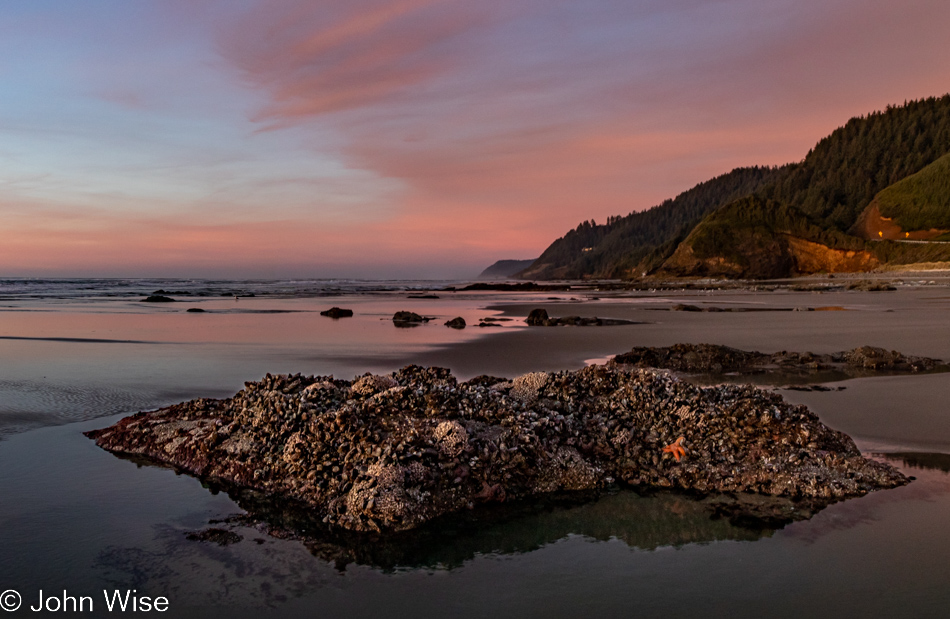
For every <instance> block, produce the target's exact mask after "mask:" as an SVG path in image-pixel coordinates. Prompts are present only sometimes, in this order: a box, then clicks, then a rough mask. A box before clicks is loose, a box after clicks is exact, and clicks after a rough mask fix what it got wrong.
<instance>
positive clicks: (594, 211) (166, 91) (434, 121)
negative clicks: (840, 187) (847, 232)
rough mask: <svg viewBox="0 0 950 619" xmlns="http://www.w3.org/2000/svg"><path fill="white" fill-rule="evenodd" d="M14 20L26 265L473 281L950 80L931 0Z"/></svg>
mask: <svg viewBox="0 0 950 619" xmlns="http://www.w3.org/2000/svg"><path fill="white" fill-rule="evenodd" d="M0 16H2V17H3V19H2V20H0V46H2V51H4V52H5V53H3V54H0V58H5V59H6V60H0V74H2V77H3V79H4V83H5V85H6V87H5V90H6V91H7V92H8V93H9V95H8V96H7V98H6V100H5V101H4V103H3V104H2V105H0V131H2V132H3V135H4V140H2V141H0V157H2V161H3V166H2V167H0V216H2V218H3V222H4V225H3V227H2V229H0V241H2V242H0V276H7V277H14V276H33V275H58V276H69V275H82V276H87V275H101V276H135V275H149V276H196V277H202V276H211V277H221V276H225V277H260V276H273V277H284V276H294V277H301V276H304V277H331V276H360V277H408V276H417V277H466V276H472V275H475V274H477V273H478V271H480V270H481V269H482V268H483V267H484V266H487V265H488V264H490V263H491V262H493V261H494V260H496V259H500V258H531V257H535V256H537V255H538V254H540V252H541V251H542V250H543V249H544V248H545V247H546V246H547V245H548V244H549V243H550V242H551V241H553V240H554V239H555V238H557V237H559V236H561V235H563V234H564V233H565V232H566V231H567V230H569V229H571V228H573V227H574V226H576V225H577V223H579V222H580V221H582V220H587V219H591V218H593V219H595V220H597V221H603V220H604V219H606V217H608V216H610V215H616V214H626V213H629V212H630V211H633V210H641V209H644V208H649V207H650V206H653V205H655V204H657V203H659V202H661V201H662V200H664V199H665V198H669V197H672V196H674V195H676V194H677V193H679V192H681V191H684V190H686V189H688V188H689V187H691V186H692V185H694V184H696V183H698V182H701V181H703V180H706V179H708V178H710V177H712V176H715V175H718V174H721V173H723V172H727V171H729V170H730V169H732V168H734V167H737V166H744V165H756V164H759V165H776V164H782V163H787V162H789V161H796V160H799V159H801V158H802V157H804V155H805V154H806V153H807V152H808V149H809V148H810V147H811V146H813V145H814V143H815V142H817V140H819V139H820V138H821V137H823V136H824V135H826V134H828V133H830V132H831V131H832V130H833V129H835V128H836V127H837V126H839V125H841V124H843V123H844V122H846V121H847V119H848V118H850V117H852V116H855V115H860V114H864V113H867V112H870V111H873V110H877V109H881V108H883V107H884V106H885V105H887V104H893V103H901V102H903V101H905V100H907V99H914V98H920V97H926V96H932V95H942V94H944V93H945V92H947V91H948V90H950V64H948V63H947V62H946V59H947V58H948V56H950V54H948V52H950V40H948V38H947V37H946V33H945V26H946V24H948V23H950V4H948V3H946V2H939V1H923V0H908V1H905V2H902V3H894V2H884V1H880V0H861V1H858V0H822V1H820V2H819V1H817V0H798V1H791V0H788V1H785V0H782V1H775V0H766V1H763V0H759V1H752V0H722V1H709V0H706V1H696V0H666V1H662V2H661V1H641V2H634V1H631V0H625V1H616V2H615V1H611V0H602V1H598V2H582V1H577V0H574V1H572V2H566V1H564V2H561V1H556V0H545V1H540V0H520V1H519V0H507V1H504V2H502V1H500V0H483V1H481V2H477V3H475V2H465V1H462V0H457V1H440V0H400V1H392V0H359V1H348V2H326V1H317V2H315V1H312V0H308V1H305V0H281V1H266V0H245V1H242V2H232V1H225V0H201V1H195V2H192V1H187V2H186V1H185V0H174V1H173V2H158V1H157V0H156V1H155V2H147V1H143V2H137V3H127V2H120V1H118V0H96V1H92V2H90V3H89V4H88V5H86V4H84V6H83V7H81V8H80V7H76V6H74V4H73V3H68V2H66V1H65V0H64V1H63V2H61V3H56V2H50V3H43V8H37V7H36V3H32V2H28V1H27V0H22V1H16V2H10V3H4V6H3V7H0ZM14 58H15V59H16V60H15V61H14V60H12V59H14Z"/></svg>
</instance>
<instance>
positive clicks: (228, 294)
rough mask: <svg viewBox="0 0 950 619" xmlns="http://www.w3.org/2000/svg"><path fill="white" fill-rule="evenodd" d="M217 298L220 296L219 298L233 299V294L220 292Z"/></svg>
mask: <svg viewBox="0 0 950 619" xmlns="http://www.w3.org/2000/svg"><path fill="white" fill-rule="evenodd" d="M218 296H220V297H233V296H234V293H233V292H222V293H221V294H220V295H218Z"/></svg>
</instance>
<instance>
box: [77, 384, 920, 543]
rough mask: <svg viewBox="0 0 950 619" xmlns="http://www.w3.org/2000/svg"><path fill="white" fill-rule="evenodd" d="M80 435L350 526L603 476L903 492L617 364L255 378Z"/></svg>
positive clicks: (705, 392) (881, 477)
mask: <svg viewBox="0 0 950 619" xmlns="http://www.w3.org/2000/svg"><path fill="white" fill-rule="evenodd" d="M87 435H88V436H90V437H91V438H93V439H95V441H96V443H97V444H98V445H99V446H100V447H103V448H105V449H107V450H109V451H112V452H115V453H117V454H132V455H138V456H146V457H148V458H151V459H153V460H155V461H158V462H160V463H164V464H167V465H170V466H173V467H175V468H177V469H180V470H183V471H186V472H188V473H191V474H193V475H196V476H198V477H200V478H203V479H206V480H209V481H212V482H215V483H219V484H222V485H224V486H225V487H228V488H232V489H235V491H254V492H258V493H263V495H265V496H269V497H272V498H273V499H274V500H278V501H284V502H287V503H288V504H293V505H297V506H300V507H302V508H304V509H306V510H307V511H308V513H311V514H313V515H314V516H315V517H316V518H317V519H319V520H322V521H323V522H324V523H326V524H327V525H328V526H330V527H331V528H342V529H345V530H352V531H399V530H406V529H412V528H414V527H418V526H419V525H421V524H423V523H425V522H427V521H429V520H431V519H433V518H436V517H438V516H441V515H444V514H448V513H451V512H456V511H459V510H464V509H468V508H472V507H473V506H475V505H476V504H479V503H484V502H492V501H512V500H519V499H526V498H531V497H537V496H540V495H545V494H547V493H552V492H563V491H598V490H600V489H603V488H607V487H611V486H613V485H615V484H616V483H621V484H625V485H629V486H633V487H638V488H669V489H680V490H690V491H697V492H700V493H714V492H727V493H735V492H745V493H757V494H760V495H766V496H775V497H783V500H786V501H788V500H792V501H794V502H795V503H796V504H798V505H802V506H805V507H807V508H808V509H818V508H821V507H823V506H825V505H827V504H829V503H832V502H835V501H838V500H841V499H844V498H847V497H852V496H860V495H863V494H866V493H867V492H870V491H872V490H876V489H879V488H892V487H895V486H900V485H903V484H905V483H907V479H906V478H905V477H904V476H903V475H901V474H900V473H899V472H897V471H896V470H895V469H894V468H892V467H890V466H888V465H886V464H882V463H878V462H875V461H872V460H868V459H866V458H864V457H862V456H861V454H860V452H859V451H858V449H857V448H856V447H855V445H854V443H853V441H852V440H851V439H850V438H849V437H848V436H846V435H845V434H842V433H840V432H837V431H834V430H832V429H830V428H828V427H826V426H825V425H823V424H822V423H821V422H820V421H819V420H818V418H817V417H816V416H815V415H814V414H813V413H812V412H810V411H809V410H808V409H807V408H806V407H804V406H793V405H791V404H789V403H787V402H785V401H784V400H783V399H782V398H781V397H780V396H779V395H776V394H774V393H770V392H766V391H762V390H759V389H755V388H753V387H749V386H736V385H726V386H717V387H709V388H701V387H697V386H695V385H691V384H689V383H687V382H685V381H681V380H678V379H677V378H675V377H674V376H672V375H671V374H669V373H668V372H661V371H654V370H644V369H634V368H628V367H622V366H591V367H588V368H585V369H583V370H579V371H565V372H554V373H546V372H535V373H531V374H526V375H523V376H520V377H517V378H515V379H514V380H511V381H508V380H505V379H500V378H495V377H488V376H481V377H478V378H476V379H473V380H471V381H469V382H466V383H459V382H457V381H456V379H455V378H454V377H453V376H452V375H451V374H450V372H449V371H448V370H446V369H443V368H423V367H418V366H409V367H406V368H403V369H402V370H399V371H397V372H394V373H393V374H391V375H388V376H374V375H370V374H367V375H365V376H363V377H360V378H358V379H357V380H355V381H352V382H351V381H344V380H336V379H334V378H333V377H332V376H301V375H293V376H271V375H267V376H266V377H265V378H264V379H263V380H262V381H260V382H249V383H245V388H244V389H243V390H242V391H240V392H238V393H237V394H236V395H235V396H234V397H232V398H229V399H226V400H209V399H198V400H193V401H191V402H186V403H183V404H178V405H175V406H171V407H168V408H164V409H161V410H158V411H153V412H146V413H139V414H137V415H133V416H131V417H127V418H125V419H123V420H121V421H119V422H118V423H117V424H115V425H114V426H111V427H109V428H105V429H102V430H95V431H92V432H88V433H87ZM674 445H675V446H677V447H674ZM679 448H682V449H679ZM804 512H807V510H803V512H802V513H804ZM796 513H797V512H796Z"/></svg>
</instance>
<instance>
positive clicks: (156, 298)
mask: <svg viewBox="0 0 950 619" xmlns="http://www.w3.org/2000/svg"><path fill="white" fill-rule="evenodd" d="M142 303H175V299H173V298H171V297H166V296H164V295H160V294H151V295H149V296H147V297H145V298H144V299H142Z"/></svg>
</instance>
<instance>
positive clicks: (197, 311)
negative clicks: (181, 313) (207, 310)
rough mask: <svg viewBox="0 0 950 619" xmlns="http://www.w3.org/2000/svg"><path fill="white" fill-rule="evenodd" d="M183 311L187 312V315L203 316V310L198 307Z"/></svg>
mask: <svg viewBox="0 0 950 619" xmlns="http://www.w3.org/2000/svg"><path fill="white" fill-rule="evenodd" d="M185 311H186V312H188V313H189V314H203V313H204V310H203V309H201V308H200V307H189V308H188V309H186V310H185Z"/></svg>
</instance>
